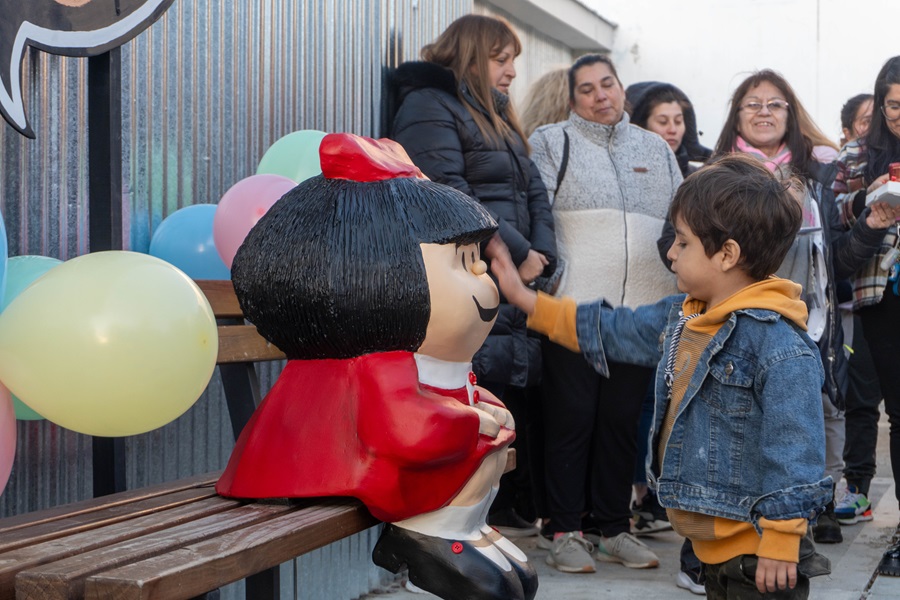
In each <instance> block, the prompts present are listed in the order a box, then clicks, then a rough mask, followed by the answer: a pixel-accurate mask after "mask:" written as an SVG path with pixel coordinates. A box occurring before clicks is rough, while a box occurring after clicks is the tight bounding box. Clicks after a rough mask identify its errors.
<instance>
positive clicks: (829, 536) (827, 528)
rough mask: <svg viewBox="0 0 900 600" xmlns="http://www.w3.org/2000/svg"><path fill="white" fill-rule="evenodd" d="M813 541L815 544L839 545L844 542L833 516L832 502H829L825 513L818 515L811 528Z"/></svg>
mask: <svg viewBox="0 0 900 600" xmlns="http://www.w3.org/2000/svg"><path fill="white" fill-rule="evenodd" d="M813 540H814V541H815V542H816V543H817V544H840V543H841V542H843V541H844V534H842V533H841V525H840V523H838V521H837V517H835V516H834V502H833V501H832V502H829V503H828V506H826V507H825V512H823V513H822V514H821V515H819V519H818V520H817V521H816V525H815V526H814V527H813Z"/></svg>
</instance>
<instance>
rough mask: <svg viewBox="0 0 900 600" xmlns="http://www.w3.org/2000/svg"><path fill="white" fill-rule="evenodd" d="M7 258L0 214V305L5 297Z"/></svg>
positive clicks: (6, 244) (7, 249) (7, 252)
mask: <svg viewBox="0 0 900 600" xmlns="http://www.w3.org/2000/svg"><path fill="white" fill-rule="evenodd" d="M8 256H9V242H8V241H7V240H6V225H4V224H3V215H2V214H0V304H3V298H4V296H5V295H6V259H7V257H8Z"/></svg>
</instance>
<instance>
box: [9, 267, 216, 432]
mask: <svg viewBox="0 0 900 600" xmlns="http://www.w3.org/2000/svg"><path fill="white" fill-rule="evenodd" d="M218 345H219V344H218V335H217V331H216V320H215V317H214V315H213V312H212V309H211V308H210V306H209V302H207V300H206V296H204V294H203V292H201V291H200V289H199V288H198V287H197V285H196V284H195V283H194V282H193V281H192V280H191V279H190V278H189V277H188V276H187V275H185V274H184V273H182V272H181V271H179V270H178V269H177V268H175V267H173V266H172V265H171V264H169V263H167V262H165V261H163V260H160V259H158V258H155V257H152V256H149V255H146V254H138V253H134V252H122V251H111V252H95V253H92V254H86V255H84V256H79V257H78V258H73V259H71V260H69V261H67V262H65V263H63V264H61V265H59V266H57V267H55V268H53V269H51V270H50V271H48V272H47V273H46V275H44V276H43V277H41V278H40V279H38V280H37V281H35V282H34V283H33V284H32V285H31V286H29V287H28V288H27V289H25V290H24V291H22V293H21V294H20V295H19V296H18V297H17V298H16V299H15V300H13V301H12V303H10V305H9V306H8V307H7V308H6V310H4V311H3V313H0V380H2V381H3V383H4V384H5V385H6V386H7V387H8V388H9V389H10V390H12V391H13V393H15V394H16V395H17V396H20V397H22V398H28V404H29V406H31V407H32V408H33V409H34V410H35V411H37V412H38V413H40V414H41V415H42V416H44V417H45V418H46V419H48V420H50V421H53V422H54V423H56V424H58V425H60V426H62V427H66V428H68V429H72V430H74V431H78V432H81V433H85V434H89V435H98V436H125V435H134V434H138V433H143V432H146V431H150V430H152V429H156V428H157V427H161V426H162V425H165V424H166V423H169V422H170V421H172V420H174V419H176V418H177V417H179V416H180V415H181V414H183V413H184V412H185V411H186V410H187V409H188V408H190V407H191V406H192V405H193V404H194V402H196V400H197V398H199V397H200V394H202V393H203V390H204V389H205V387H206V385H207V383H208V382H209V378H210V377H211V376H212V372H213V369H214V368H215V365H216V355H217V354H218Z"/></svg>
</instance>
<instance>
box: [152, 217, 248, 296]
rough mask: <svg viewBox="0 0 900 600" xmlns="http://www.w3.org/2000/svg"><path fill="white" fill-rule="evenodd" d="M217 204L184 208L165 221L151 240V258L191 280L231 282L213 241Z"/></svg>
mask: <svg viewBox="0 0 900 600" xmlns="http://www.w3.org/2000/svg"><path fill="white" fill-rule="evenodd" d="M215 214H216V205H215V204H194V205H193V206H185V207H184V208H182V209H179V210H177V211H175V212H173V213H172V214H171V215H169V216H168V217H166V218H165V219H163V221H162V223H160V224H159V227H157V228H156V231H154V232H153V237H152V238H150V255H151V256H155V257H157V258H161V259H162V260H164V261H166V262H168V263H171V264H172V265H175V266H176V267H178V268H179V269H181V270H182V271H184V272H185V274H187V276H188V277H190V278H191V279H231V271H230V270H229V268H228V267H227V266H225V263H224V262H222V258H221V257H220V256H219V253H218V252H217V251H216V243H215V241H214V240H213V216H214V215H215Z"/></svg>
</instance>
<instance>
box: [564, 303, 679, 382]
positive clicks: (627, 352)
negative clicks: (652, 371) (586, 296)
mask: <svg viewBox="0 0 900 600" xmlns="http://www.w3.org/2000/svg"><path fill="white" fill-rule="evenodd" d="M680 298H681V297H678V296H672V297H669V298H664V299H663V300H660V301H659V302H657V303H656V304H650V305H646V306H639V307H638V308H636V309H631V308H627V307H619V308H611V307H609V306H604V305H603V304H602V303H600V302H594V303H591V304H579V305H578V312H577V313H576V316H575V324H576V330H577V333H578V345H579V346H580V347H581V351H582V352H583V353H584V357H585V359H587V361H588V362H589V363H590V364H591V365H592V366H593V367H594V369H595V370H596V371H597V372H598V373H600V374H601V375H603V376H604V377H609V366H608V364H607V361H608V360H611V361H613V362H620V363H625V364H631V365H637V366H641V367H655V366H656V365H657V363H659V360H660V359H661V358H662V352H660V337H661V335H662V333H663V331H664V330H665V327H666V319H667V315H668V313H669V309H670V308H671V307H672V303H673V302H676V301H677V302H680Z"/></svg>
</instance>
